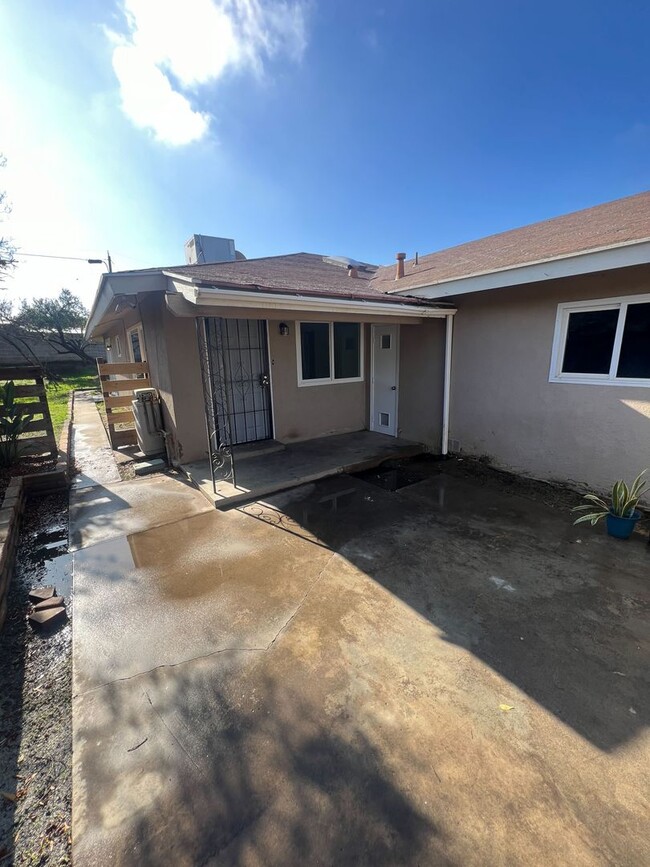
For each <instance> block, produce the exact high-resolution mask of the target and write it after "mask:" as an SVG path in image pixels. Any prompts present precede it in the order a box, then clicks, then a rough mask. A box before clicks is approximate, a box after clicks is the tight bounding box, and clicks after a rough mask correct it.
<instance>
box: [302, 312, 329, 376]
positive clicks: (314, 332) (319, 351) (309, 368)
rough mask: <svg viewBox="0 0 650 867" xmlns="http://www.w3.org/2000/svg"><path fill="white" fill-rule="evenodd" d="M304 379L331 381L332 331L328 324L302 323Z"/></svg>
mask: <svg viewBox="0 0 650 867" xmlns="http://www.w3.org/2000/svg"><path fill="white" fill-rule="evenodd" d="M300 351H301V356H302V378H303V379H305V380H308V379H329V377H330V330H329V324H328V323H327V322H301V323H300Z"/></svg>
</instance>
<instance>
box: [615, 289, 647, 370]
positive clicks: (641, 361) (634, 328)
mask: <svg viewBox="0 0 650 867" xmlns="http://www.w3.org/2000/svg"><path fill="white" fill-rule="evenodd" d="M616 375H617V376H621V377H624V378H627V379H650V304H629V305H628V308H627V316H626V317H625V326H624V328H623V342H622V343H621V354H620V355H619V359H618V371H617V374H616Z"/></svg>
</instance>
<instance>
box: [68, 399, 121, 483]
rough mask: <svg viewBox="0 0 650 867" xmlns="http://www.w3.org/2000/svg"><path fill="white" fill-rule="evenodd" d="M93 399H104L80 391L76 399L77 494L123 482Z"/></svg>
mask: <svg viewBox="0 0 650 867" xmlns="http://www.w3.org/2000/svg"><path fill="white" fill-rule="evenodd" d="M93 395H95V396H99V397H101V395H100V394H99V392H92V391H77V392H76V393H75V396H74V426H73V429H72V456H73V460H74V462H75V465H76V467H77V469H78V470H80V472H79V474H78V475H76V476H75V477H74V479H73V481H72V489H73V490H78V489H79V488H88V487H92V486H93V485H104V484H109V483H110V482H119V480H120V474H119V472H118V470H117V466H116V464H115V461H114V459H113V449H112V448H111V445H110V443H109V441H108V436H107V434H106V428H105V427H104V423H103V422H102V420H101V418H100V415H99V411H98V409H97V403H96V401H95V400H93Z"/></svg>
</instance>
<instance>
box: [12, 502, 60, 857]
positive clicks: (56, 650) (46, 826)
mask: <svg viewBox="0 0 650 867" xmlns="http://www.w3.org/2000/svg"><path fill="white" fill-rule="evenodd" d="M67 538H68V494H67V492H63V493H57V494H50V495H46V496H41V497H38V498H34V499H32V500H30V501H28V503H27V506H26V511H25V515H24V516H23V520H22V524H21V538H20V544H19V548H18V552H17V560H16V568H15V572H14V578H13V581H12V583H11V586H10V590H9V598H8V606H9V609H8V615H7V620H6V621H5V625H4V628H3V630H2V632H0V791H1V792H2V794H1V795H0V867H5V865H9V864H20V865H41V864H48V865H62V864H70V863H71V861H70V857H71V854H70V853H71V846H70V842H71V841H70V812H71V794H72V788H71V753H72V721H71V684H72V658H71V644H72V626H71V622H70V616H71V597H70V590H71V555H70V554H68V553H67ZM49 584H53V585H54V586H55V588H56V591H57V593H58V594H59V595H62V596H64V597H65V601H66V606H67V611H68V620H67V622H66V623H65V624H64V625H62V626H61V627H59V628H58V629H53V630H51V631H47V632H43V633H37V632H33V631H32V629H31V627H30V626H29V625H28V624H27V620H26V616H27V613H28V612H29V609H30V606H29V601H28V593H29V590H30V589H31V588H32V587H34V586H45V585H49Z"/></svg>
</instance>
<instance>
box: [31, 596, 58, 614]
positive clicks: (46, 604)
mask: <svg viewBox="0 0 650 867" xmlns="http://www.w3.org/2000/svg"><path fill="white" fill-rule="evenodd" d="M64 606H65V600H64V599H63V596H51V597H50V598H49V599H44V600H43V601H42V602H38V603H37V604H36V605H34V611H46V610H47V609H48V608H62V607H64Z"/></svg>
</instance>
